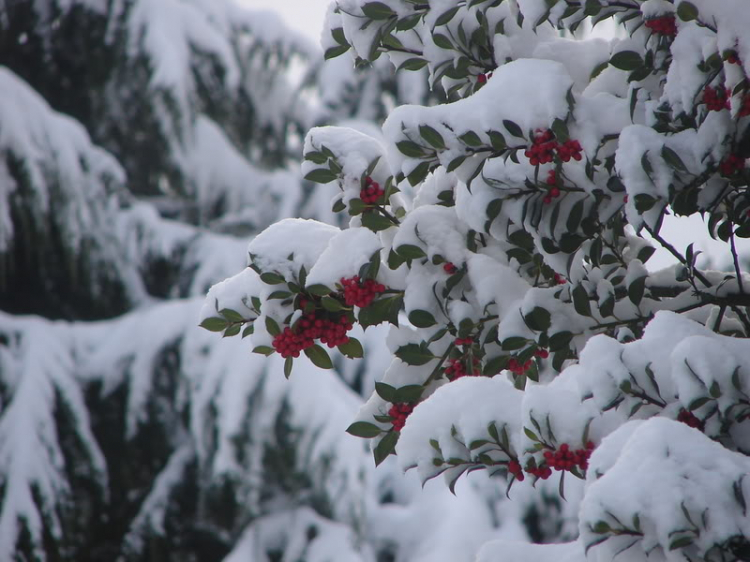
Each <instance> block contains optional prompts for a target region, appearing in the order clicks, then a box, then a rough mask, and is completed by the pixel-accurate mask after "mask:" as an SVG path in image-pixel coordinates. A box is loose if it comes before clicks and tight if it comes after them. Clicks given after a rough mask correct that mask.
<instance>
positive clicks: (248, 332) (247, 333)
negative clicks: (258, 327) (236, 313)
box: [242, 324, 255, 339]
mask: <svg viewBox="0 0 750 562" xmlns="http://www.w3.org/2000/svg"><path fill="white" fill-rule="evenodd" d="M254 331H255V325H254V324H248V325H247V326H245V329H244V330H242V338H243V339H244V338H246V337H247V336H250V335H252V334H253V332H254Z"/></svg>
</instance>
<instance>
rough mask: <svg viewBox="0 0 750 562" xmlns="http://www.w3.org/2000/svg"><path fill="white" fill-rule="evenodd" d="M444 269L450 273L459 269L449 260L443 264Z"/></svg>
mask: <svg viewBox="0 0 750 562" xmlns="http://www.w3.org/2000/svg"><path fill="white" fill-rule="evenodd" d="M443 271H445V272H446V273H447V274H448V275H453V274H454V273H456V271H458V268H457V267H456V266H455V264H453V263H451V262H448V263H444V264H443Z"/></svg>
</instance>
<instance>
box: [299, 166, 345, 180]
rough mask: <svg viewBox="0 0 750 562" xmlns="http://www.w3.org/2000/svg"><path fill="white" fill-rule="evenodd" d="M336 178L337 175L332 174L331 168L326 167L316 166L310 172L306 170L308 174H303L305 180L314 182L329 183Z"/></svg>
mask: <svg viewBox="0 0 750 562" xmlns="http://www.w3.org/2000/svg"><path fill="white" fill-rule="evenodd" d="M337 178H338V176H337V175H336V174H334V173H333V172H332V171H331V170H327V169H326V168H317V169H315V170H313V171H311V172H308V174H307V175H306V176H305V179H306V180H308V181H311V182H315V183H330V182H332V181H334V180H336V179H337Z"/></svg>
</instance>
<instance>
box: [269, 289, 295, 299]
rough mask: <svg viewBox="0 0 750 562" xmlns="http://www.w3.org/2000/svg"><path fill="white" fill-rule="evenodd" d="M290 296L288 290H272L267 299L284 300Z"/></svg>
mask: <svg viewBox="0 0 750 562" xmlns="http://www.w3.org/2000/svg"><path fill="white" fill-rule="evenodd" d="M291 296H292V293H290V292H289V291H274V292H273V293H271V294H270V295H268V300H284V299H288V298H289V297H291Z"/></svg>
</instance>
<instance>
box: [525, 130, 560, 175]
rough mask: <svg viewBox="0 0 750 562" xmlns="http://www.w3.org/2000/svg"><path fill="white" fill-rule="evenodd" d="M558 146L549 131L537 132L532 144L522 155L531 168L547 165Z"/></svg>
mask: <svg viewBox="0 0 750 562" xmlns="http://www.w3.org/2000/svg"><path fill="white" fill-rule="evenodd" d="M558 146H559V144H558V142H557V141H556V140H554V135H553V134H552V131H550V130H549V129H548V130H546V131H542V130H537V131H536V133H535V134H534V144H532V145H531V146H530V147H529V148H527V149H526V151H525V152H524V153H523V154H524V156H526V158H528V159H529V162H530V163H531V165H532V166H537V165H538V164H548V163H550V162H552V160H553V158H554V157H555V149H556V148H557V147H558Z"/></svg>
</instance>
